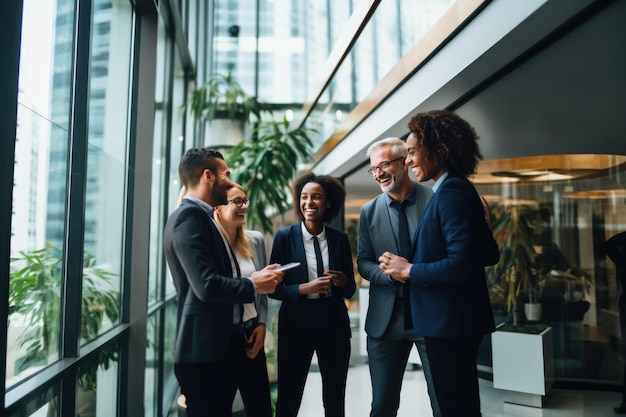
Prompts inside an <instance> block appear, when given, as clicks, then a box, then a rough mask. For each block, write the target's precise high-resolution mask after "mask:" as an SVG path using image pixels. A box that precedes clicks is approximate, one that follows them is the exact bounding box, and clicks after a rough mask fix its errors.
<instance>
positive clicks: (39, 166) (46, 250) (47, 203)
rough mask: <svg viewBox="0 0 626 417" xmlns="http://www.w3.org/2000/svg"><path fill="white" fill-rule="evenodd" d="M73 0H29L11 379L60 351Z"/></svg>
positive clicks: (16, 190) (24, 36)
mask: <svg viewBox="0 0 626 417" xmlns="http://www.w3.org/2000/svg"><path fill="white" fill-rule="evenodd" d="M73 4H74V3H73V2H69V3H68V4H67V5H66V7H63V8H59V7H56V6H57V2H55V1H52V0H49V1H40V0H25V1H24V15H23V26H22V45H21V60H20V74H19V95H18V109H17V119H18V126H17V135H16V144H15V147H16V149H15V165H14V167H15V168H14V169H15V180H14V190H13V218H12V231H11V258H12V260H11V265H10V271H11V276H10V281H9V292H10V297H9V314H10V315H9V327H8V340H7V352H6V355H7V356H6V360H7V373H6V377H7V387H9V386H11V385H13V384H14V383H16V382H17V381H19V380H20V379H22V378H24V377H25V376H27V375H29V374H31V373H33V372H34V371H36V370H37V369H39V368H41V367H42V366H44V365H46V364H49V363H51V362H52V361H54V360H56V359H58V357H59V329H60V314H59V312H60V301H59V300H60V294H61V282H62V279H61V273H62V269H61V260H62V257H63V252H62V247H63V235H64V226H65V223H64V216H65V201H66V198H65V196H66V189H67V187H66V183H67V181H66V177H67V158H68V131H69V129H68V121H69V116H68V114H69V94H70V90H71V83H70V78H69V72H68V71H67V70H68V69H69V68H71V64H72V56H71V51H72V34H73V15H74V10H73Z"/></svg>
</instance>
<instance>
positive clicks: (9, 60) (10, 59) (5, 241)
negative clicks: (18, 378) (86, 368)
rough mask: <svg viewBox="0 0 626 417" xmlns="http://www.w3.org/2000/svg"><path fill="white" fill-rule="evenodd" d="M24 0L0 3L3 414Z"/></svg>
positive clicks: (0, 404)
mask: <svg viewBox="0 0 626 417" xmlns="http://www.w3.org/2000/svg"><path fill="white" fill-rule="evenodd" d="M22 8H23V7H22V2H21V1H7V2H2V5H1V6H0V36H1V37H2V42H3V47H2V49H3V59H4V62H5V63H4V64H3V65H2V66H1V67H0V108H2V109H3V111H2V112H0V132H1V134H0V137H2V138H4V140H2V141H0V158H1V159H0V178H2V179H3V180H2V181H0V213H2V215H1V216H0V218H1V219H2V220H0V236H1V239H2V242H0V248H2V249H1V250H0V265H3V267H2V270H1V271H0V294H2V296H0V323H1V324H0V352H3V354H2V359H0V364H1V365H0V380H1V381H2V387H3V390H2V395H1V398H0V414H1V413H3V411H2V410H4V407H5V395H4V393H5V392H6V351H7V347H8V346H7V330H8V315H9V309H8V307H9V279H10V278H9V277H10V267H9V265H10V258H11V249H10V248H11V221H12V218H13V216H12V215H11V213H12V209H13V181H14V167H15V165H14V161H15V138H16V131H17V97H18V78H19V61H20V60H19V56H20V37H21V32H22Z"/></svg>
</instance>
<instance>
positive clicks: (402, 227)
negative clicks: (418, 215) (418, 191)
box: [391, 200, 411, 259]
mask: <svg viewBox="0 0 626 417" xmlns="http://www.w3.org/2000/svg"><path fill="white" fill-rule="evenodd" d="M408 203H409V202H408V201H406V200H404V201H402V202H401V203H397V202H395V201H394V202H393V203H391V205H392V206H393V207H395V209H396V210H397V211H398V244H399V247H398V249H399V251H400V253H398V255H400V256H402V257H403V258H405V259H409V256H411V236H410V234H409V222H408V221H407V218H406V206H407V205H408Z"/></svg>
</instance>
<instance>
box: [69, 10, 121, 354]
mask: <svg viewBox="0 0 626 417" xmlns="http://www.w3.org/2000/svg"><path fill="white" fill-rule="evenodd" d="M106 3H109V2H108V1H102V4H103V5H104V4H106ZM93 13H94V14H93V28H92V40H91V45H92V49H91V62H90V67H91V70H90V75H91V77H90V80H89V124H88V129H89V131H88V134H89V138H88V144H89V146H88V154H87V171H86V173H87V187H86V194H85V198H86V207H85V232H84V233H85V235H84V245H85V248H84V250H85V253H86V254H87V255H88V256H89V257H91V258H92V259H91V263H90V264H86V265H85V269H84V271H83V275H84V277H83V304H87V305H88V306H89V307H88V308H89V311H98V312H100V313H99V314H93V315H90V316H88V318H87V319H85V318H83V320H84V321H85V320H86V322H85V323H83V326H82V327H83V331H82V334H81V336H82V339H83V341H84V342H86V341H89V340H91V339H92V338H93V337H95V336H97V335H98V334H99V333H101V332H103V331H105V330H108V329H110V328H111V327H112V326H113V325H115V324H117V321H118V315H119V314H118V313H119V308H120V306H119V299H118V296H117V293H119V288H120V277H121V269H122V248H123V238H122V237H123V232H124V207H125V204H124V202H125V195H126V193H125V190H126V178H127V172H126V153H127V148H128V142H127V134H126V132H127V122H126V121H127V113H128V110H127V109H128V107H127V106H128V91H129V75H130V72H129V68H130V56H131V52H130V40H131V39H132V36H131V23H132V10H131V7H130V4H128V3H124V2H115V3H113V4H111V5H110V7H94V12H93ZM93 265H98V267H99V268H100V270H102V271H103V272H107V278H108V279H107V280H102V274H100V275H89V274H88V271H89V268H90V267H91V266H93ZM114 278H115V279H114ZM101 294H108V295H109V297H108V298H106V299H104V298H103V297H102V296H101Z"/></svg>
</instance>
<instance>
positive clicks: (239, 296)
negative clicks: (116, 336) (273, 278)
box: [163, 199, 255, 363]
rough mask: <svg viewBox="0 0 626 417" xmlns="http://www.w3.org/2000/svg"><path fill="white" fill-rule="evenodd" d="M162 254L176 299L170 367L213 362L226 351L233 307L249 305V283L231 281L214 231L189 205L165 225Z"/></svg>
mask: <svg viewBox="0 0 626 417" xmlns="http://www.w3.org/2000/svg"><path fill="white" fill-rule="evenodd" d="M163 250H164V252H165V259H166V260H167V264H168V266H169V269H170V272H171V274H172V279H173V281H174V286H175V287H176V291H177V293H178V315H177V318H176V323H177V329H176V342H175V348H174V361H175V362H176V363H208V362H215V361H219V360H220V359H222V358H224V357H225V356H226V352H227V351H228V348H229V345H230V339H231V337H230V335H231V334H232V326H233V305H234V304H235V303H237V304H238V303H251V302H253V301H254V292H255V291H254V283H253V282H252V281H251V280H249V279H234V278H232V268H231V264H230V258H229V256H228V251H227V249H226V246H225V245H224V241H223V239H222V236H221V234H220V232H219V230H218V229H217V226H216V225H215V223H214V222H213V221H212V220H211V218H210V217H209V215H208V214H207V212H206V211H205V210H204V209H203V208H202V207H201V206H200V205H199V204H197V203H196V202H194V201H192V200H189V199H184V200H183V202H182V204H181V206H180V207H179V208H178V209H176V210H175V211H174V212H173V213H172V214H171V215H170V217H169V218H168V219H167V223H166V225H165V231H164V238H163Z"/></svg>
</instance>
